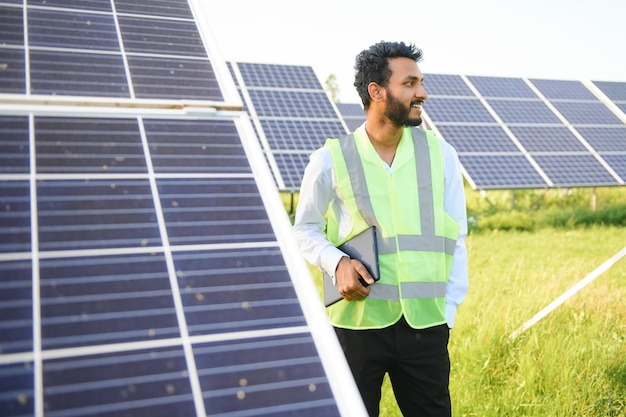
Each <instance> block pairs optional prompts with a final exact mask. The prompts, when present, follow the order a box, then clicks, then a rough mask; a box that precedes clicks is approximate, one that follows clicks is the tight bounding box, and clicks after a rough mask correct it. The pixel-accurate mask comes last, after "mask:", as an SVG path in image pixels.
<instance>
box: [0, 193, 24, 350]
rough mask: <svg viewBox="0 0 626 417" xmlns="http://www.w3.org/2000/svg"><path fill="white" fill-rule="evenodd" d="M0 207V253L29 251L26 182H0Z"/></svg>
mask: <svg viewBox="0 0 626 417" xmlns="http://www.w3.org/2000/svg"><path fill="white" fill-rule="evenodd" d="M0 207H2V210H1V211H0V253H8V252H28V251H30V249H31V247H30V239H31V225H30V187H29V183H28V181H0ZM0 333H1V332H0ZM0 351H1V350H0Z"/></svg>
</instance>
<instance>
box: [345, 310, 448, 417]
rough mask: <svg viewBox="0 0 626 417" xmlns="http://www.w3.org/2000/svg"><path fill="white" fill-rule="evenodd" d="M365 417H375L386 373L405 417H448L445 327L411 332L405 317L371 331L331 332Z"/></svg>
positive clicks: (446, 332)
mask: <svg viewBox="0 0 626 417" xmlns="http://www.w3.org/2000/svg"><path fill="white" fill-rule="evenodd" d="M335 332H336V333H337V337H338V338H339V342H340V343H341V346H342V348H343V351H344V353H345V355H346V359H347V360H348V364H349V365H350V369H351V370H352V374H353V375H354V379H355V381H356V384H357V387H358V389H359V392H360V393H361V396H362V397H363V402H364V403H365V407H366V408H367V412H368V414H369V416H370V417H378V413H379V409H380V398H381V386H382V383H383V378H384V376H385V373H389V379H390V381H391V385H392V387H393V392H394V395H395V397H396V401H397V403H398V406H399V407H400V411H402V415H403V416H404V417H450V416H451V415H452V411H451V405H450V391H449V389H448V383H449V381H450V357H449V355H448V340H449V338H450V330H449V328H448V326H447V325H446V324H443V325H440V326H435V327H431V328H427V329H413V328H411V327H410V326H409V325H408V324H407V322H406V320H404V317H403V318H401V319H400V321H398V322H397V323H396V324H394V325H392V326H389V327H386V328H384V329H376V330H348V329H340V328H335Z"/></svg>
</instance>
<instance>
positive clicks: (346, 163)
mask: <svg viewBox="0 0 626 417" xmlns="http://www.w3.org/2000/svg"><path fill="white" fill-rule="evenodd" d="M325 146H328V147H329V148H330V150H331V155H332V161H333V166H334V170H335V176H336V184H337V192H338V194H339V196H340V198H341V199H342V200H343V203H344V204H345V206H346V209H347V210H348V211H349V213H350V215H351V218H352V229H351V231H350V232H349V233H348V235H347V236H345V237H343V239H341V240H340V239H338V224H339V221H340V219H338V218H336V217H335V216H336V214H335V213H334V211H333V210H328V213H327V221H328V223H327V230H326V234H327V238H328V240H329V241H331V242H332V243H333V244H335V245H340V244H341V243H343V242H345V241H346V240H349V239H350V238H352V237H353V236H356V235H357V234H359V233H360V232H362V231H363V230H365V229H367V228H368V227H369V226H375V227H376V229H377V230H376V232H377V240H378V242H377V243H378V261H379V268H380V280H379V281H378V282H377V283H375V284H374V285H372V286H371V288H370V294H369V296H368V297H367V298H365V299H364V300H360V301H346V300H341V301H339V302H338V303H335V304H333V305H331V306H330V307H328V310H327V311H328V315H329V320H330V322H331V324H333V325H334V326H337V327H342V328H348V329H377V328H383V327H387V326H390V325H391V324H393V323H395V322H396V321H398V320H399V319H400V317H401V316H402V315H404V316H405V318H406V320H407V322H408V323H409V324H410V325H411V326H412V327H414V328H426V327H431V326H435V325H438V324H443V323H445V322H446V318H445V308H446V306H445V294H446V284H447V282H448V276H449V275H450V269H451V266H452V260H453V256H454V248H455V245H456V240H457V238H458V236H459V223H458V222H456V221H455V220H453V219H452V218H451V217H450V216H449V215H448V214H447V213H446V212H445V211H444V208H443V191H444V172H443V157H442V151H441V145H440V143H439V139H437V137H436V136H435V135H434V134H433V132H432V131H424V130H421V129H417V128H410V127H405V128H404V130H403V133H402V138H401V140H400V142H399V144H398V148H397V150H396V154H395V157H394V161H393V172H392V173H391V174H389V172H388V171H387V168H386V167H385V165H384V162H383V161H382V160H381V158H380V156H379V155H378V153H377V152H376V150H375V149H374V147H373V146H372V144H371V143H370V141H369V139H368V138H367V137H366V136H365V135H364V134H363V133H361V132H360V131H358V130H357V131H355V132H354V133H353V134H351V135H348V136H346V137H344V138H341V139H328V140H327V141H326V144H325Z"/></svg>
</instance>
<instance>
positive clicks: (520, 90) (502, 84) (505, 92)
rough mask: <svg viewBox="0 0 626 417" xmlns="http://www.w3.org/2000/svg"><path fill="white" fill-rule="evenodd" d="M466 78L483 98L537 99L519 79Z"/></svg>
mask: <svg viewBox="0 0 626 417" xmlns="http://www.w3.org/2000/svg"><path fill="white" fill-rule="evenodd" d="M467 78H468V80H469V81H470V82H471V83H472V85H473V86H474V87H476V89H477V90H478V92H479V93H480V94H481V95H482V96H483V97H506V98H537V95H536V94H535V93H534V92H533V91H532V90H531V89H530V87H528V85H526V83H525V82H524V80H522V79H521V78H503V77H477V76H469V77H467Z"/></svg>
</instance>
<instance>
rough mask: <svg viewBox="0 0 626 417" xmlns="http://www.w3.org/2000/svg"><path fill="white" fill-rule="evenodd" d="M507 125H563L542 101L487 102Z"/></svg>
mask: <svg viewBox="0 0 626 417" xmlns="http://www.w3.org/2000/svg"><path fill="white" fill-rule="evenodd" d="M487 102H488V103H489V105H490V106H491V107H492V108H493V110H494V111H495V112H496V113H497V114H498V116H499V117H500V119H502V121H503V122H504V123H505V124H512V123H527V124H540V123H549V124H561V121H560V120H559V119H558V117H557V116H556V115H555V114H554V113H553V112H552V111H551V110H550V109H549V108H548V107H547V106H546V105H545V104H544V103H543V102H541V101H539V100H532V101H525V100H504V99H499V100H495V99H490V100H487Z"/></svg>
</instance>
